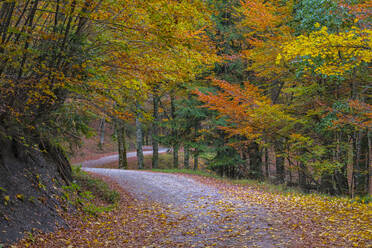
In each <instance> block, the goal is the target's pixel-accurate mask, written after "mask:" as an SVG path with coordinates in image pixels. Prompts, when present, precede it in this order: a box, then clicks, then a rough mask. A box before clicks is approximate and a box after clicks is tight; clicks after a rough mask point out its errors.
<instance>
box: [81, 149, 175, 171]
mask: <svg viewBox="0 0 372 248" xmlns="http://www.w3.org/2000/svg"><path fill="white" fill-rule="evenodd" d="M167 151H168V148H160V149H159V154H161V153H166V152H167ZM151 154H152V151H143V155H145V156H146V155H151ZM135 157H137V152H127V158H135ZM116 161H119V155H118V154H115V155H110V156H104V157H102V158H99V159H95V160H88V161H84V162H82V163H80V164H81V165H82V167H91V168H94V167H99V166H101V165H104V164H109V163H112V162H116Z"/></svg>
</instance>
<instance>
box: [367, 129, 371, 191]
mask: <svg viewBox="0 0 372 248" xmlns="http://www.w3.org/2000/svg"><path fill="white" fill-rule="evenodd" d="M371 135H372V134H371V132H370V129H368V131H367V139H368V163H369V164H368V178H369V184H368V194H369V195H370V196H371V195H372V141H371Z"/></svg>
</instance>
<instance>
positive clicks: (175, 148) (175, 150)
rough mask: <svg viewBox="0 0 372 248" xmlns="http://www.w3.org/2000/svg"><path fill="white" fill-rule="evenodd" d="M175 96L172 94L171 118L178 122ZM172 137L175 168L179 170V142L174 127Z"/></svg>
mask: <svg viewBox="0 0 372 248" xmlns="http://www.w3.org/2000/svg"><path fill="white" fill-rule="evenodd" d="M174 101H175V99H174V95H173V92H171V93H170V104H171V113H170V114H171V117H172V120H173V121H175V120H176V118H177V117H176V106H175V103H174ZM172 137H173V147H172V148H173V168H178V150H179V144H178V141H177V130H176V129H175V128H174V127H172Z"/></svg>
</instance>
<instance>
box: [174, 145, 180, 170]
mask: <svg viewBox="0 0 372 248" xmlns="http://www.w3.org/2000/svg"><path fill="white" fill-rule="evenodd" d="M178 150H179V145H178V144H176V145H174V146H173V168H175V169H178Z"/></svg>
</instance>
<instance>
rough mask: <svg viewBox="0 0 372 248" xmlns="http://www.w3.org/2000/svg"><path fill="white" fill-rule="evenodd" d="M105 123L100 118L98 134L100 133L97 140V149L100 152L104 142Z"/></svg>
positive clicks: (103, 119)
mask: <svg viewBox="0 0 372 248" xmlns="http://www.w3.org/2000/svg"><path fill="white" fill-rule="evenodd" d="M105 123H106V119H105V118H102V120H101V122H100V125H99V132H100V138H99V143H98V147H99V148H100V149H101V150H102V146H103V144H104V142H105Z"/></svg>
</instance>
